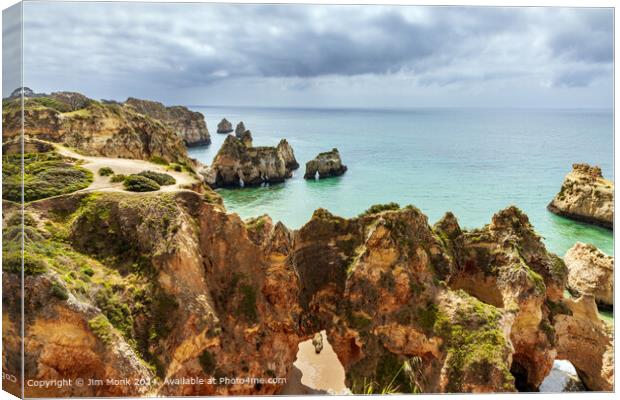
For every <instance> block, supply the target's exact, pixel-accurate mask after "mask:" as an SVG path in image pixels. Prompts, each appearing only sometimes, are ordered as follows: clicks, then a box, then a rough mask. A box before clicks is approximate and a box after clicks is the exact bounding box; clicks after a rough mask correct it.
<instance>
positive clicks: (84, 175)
mask: <svg viewBox="0 0 620 400" xmlns="http://www.w3.org/2000/svg"><path fill="white" fill-rule="evenodd" d="M2 161H3V162H2V178H3V185H2V195H3V198H5V199H7V200H11V201H16V202H19V201H21V194H22V181H21V171H20V170H21V168H20V164H21V159H20V157H19V155H7V156H5V157H3V160H2ZM92 181H93V174H92V172H90V171H89V170H87V169H84V168H82V167H79V166H77V165H75V164H73V163H71V162H70V161H65V160H63V159H62V157H61V156H60V155H59V154H58V153H55V152H48V153H26V154H24V184H23V193H24V201H26V202H29V201H34V200H39V199H44V198H47V197H52V196H58V195H61V194H66V193H71V192H75V191H76V190H80V189H84V188H86V187H88V186H89V185H90V184H91V182H92Z"/></svg>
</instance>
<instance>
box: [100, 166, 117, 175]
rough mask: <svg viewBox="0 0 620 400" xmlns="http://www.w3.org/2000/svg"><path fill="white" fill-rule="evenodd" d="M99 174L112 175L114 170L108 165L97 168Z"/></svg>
mask: <svg viewBox="0 0 620 400" xmlns="http://www.w3.org/2000/svg"><path fill="white" fill-rule="evenodd" d="M99 175H101V176H110V175H114V170H112V168H110V167H103V168H99Z"/></svg>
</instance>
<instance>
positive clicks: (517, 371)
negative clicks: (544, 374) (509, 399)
mask: <svg viewBox="0 0 620 400" xmlns="http://www.w3.org/2000/svg"><path fill="white" fill-rule="evenodd" d="M510 373H511V374H512V376H514V377H515V387H516V388H517V390H518V391H519V392H538V388H537V387H535V386H533V385H531V384H530V383H529V382H528V372H527V368H526V367H524V366H523V365H522V364H521V363H520V362H519V360H518V359H513V360H512V366H511V367H510Z"/></svg>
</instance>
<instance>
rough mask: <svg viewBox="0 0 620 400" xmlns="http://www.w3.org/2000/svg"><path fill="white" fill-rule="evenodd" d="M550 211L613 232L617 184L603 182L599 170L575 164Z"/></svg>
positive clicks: (549, 208)
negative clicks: (615, 186)
mask: <svg viewBox="0 0 620 400" xmlns="http://www.w3.org/2000/svg"><path fill="white" fill-rule="evenodd" d="M547 209H548V210H549V211H551V212H552V213H554V214H558V215H561V216H563V217H567V218H571V219H574V220H577V221H582V222H587V223H591V224H594V225H599V226H602V227H605V228H608V229H613V223H614V183H613V182H611V181H609V180H607V179H604V178H603V174H602V172H601V169H600V168H599V167H591V166H590V165H588V164H573V170H572V171H571V172H570V173H569V174H568V175H566V177H565V178H564V182H563V183H562V188H561V189H560V192H559V193H558V194H557V195H556V196H555V198H554V199H553V200H552V201H551V203H549V205H548V206H547Z"/></svg>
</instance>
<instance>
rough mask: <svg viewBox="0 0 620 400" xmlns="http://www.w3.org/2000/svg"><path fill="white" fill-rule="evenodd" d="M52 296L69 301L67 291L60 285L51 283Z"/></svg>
mask: <svg viewBox="0 0 620 400" xmlns="http://www.w3.org/2000/svg"><path fill="white" fill-rule="evenodd" d="M51 292H52V295H53V296H54V297H56V298H58V299H60V300H67V299H69V293H68V292H67V289H65V288H64V287H63V286H62V285H60V284H59V283H56V282H54V283H52V289H51Z"/></svg>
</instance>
